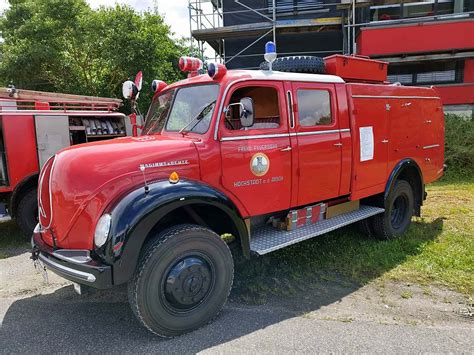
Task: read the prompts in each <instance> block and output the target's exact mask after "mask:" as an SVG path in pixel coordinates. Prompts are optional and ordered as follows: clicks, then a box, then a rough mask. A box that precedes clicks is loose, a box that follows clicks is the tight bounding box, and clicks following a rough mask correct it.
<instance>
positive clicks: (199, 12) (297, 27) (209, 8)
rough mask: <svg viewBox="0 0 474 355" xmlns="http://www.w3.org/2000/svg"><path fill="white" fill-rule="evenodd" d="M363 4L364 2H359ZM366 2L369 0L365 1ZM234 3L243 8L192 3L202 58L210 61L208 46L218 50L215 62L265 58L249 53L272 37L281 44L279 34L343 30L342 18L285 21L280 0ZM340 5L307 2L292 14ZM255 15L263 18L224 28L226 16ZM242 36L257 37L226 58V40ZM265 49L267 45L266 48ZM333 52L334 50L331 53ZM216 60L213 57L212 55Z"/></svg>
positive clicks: (215, 1) (217, 1)
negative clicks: (260, 4)
mask: <svg viewBox="0 0 474 355" xmlns="http://www.w3.org/2000/svg"><path fill="white" fill-rule="evenodd" d="M358 1H360V0H358ZM363 1H366V0H363ZM233 3H234V4H237V5H239V6H240V8H239V9H238V10H235V11H227V12H224V8H223V0H189V23H190V34H191V44H192V45H193V46H194V48H198V51H199V53H200V55H201V57H203V58H206V57H209V55H207V56H206V54H208V53H209V51H206V44H207V45H209V46H210V47H211V48H212V49H213V50H214V51H215V55H214V59H215V60H216V61H219V62H225V63H228V62H231V61H232V60H234V59H235V58H236V57H239V56H240V57H243V56H257V55H258V56H261V55H263V52H262V53H259V54H245V52H246V51H247V50H248V49H249V48H250V47H252V46H254V45H255V44H257V43H259V42H261V41H262V40H263V39H264V38H267V37H271V38H272V39H273V41H274V42H275V43H277V42H278V34H279V33H289V32H292V31H294V32H311V31H317V32H320V31H324V30H326V29H337V30H341V26H342V25H343V23H342V18H341V17H340V16H337V17H321V18H310V19H307V18H304V19H294V18H292V19H282V18H281V17H280V16H281V14H282V13H284V12H285V11H286V10H288V5H282V6H277V1H276V0H268V2H267V3H268V5H269V6H268V7H264V8H252V7H250V6H248V5H247V4H245V3H244V0H240V1H239V0H233ZM339 5H340V3H332V4H324V3H321V2H317V1H314V4H311V3H308V2H306V3H305V4H304V5H297V6H294V7H293V8H292V9H291V11H292V12H298V13H316V14H319V13H323V12H325V11H327V9H328V7H337V6H339ZM245 14H251V15H254V16H256V17H257V18H259V19H260V20H259V21H256V22H254V23H247V24H241V25H239V24H237V25H231V26H225V25H224V16H225V15H237V16H240V15H245ZM242 37H254V38H255V39H254V40H253V41H252V42H251V43H250V44H249V45H247V46H245V47H243V48H242V49H241V50H239V51H238V52H237V53H234V54H232V55H231V56H229V55H228V56H226V53H225V41H226V40H228V39H236V38H242ZM262 47H263V46H262ZM325 52H326V51H320V52H319V53H315V52H311V53H309V52H304V51H301V52H296V53H295V52H292V53H281V54H282V55H285V54H286V55H290V54H291V55H307V54H313V55H318V54H324V53H325ZM331 52H333V51H331ZM211 57H212V56H211Z"/></svg>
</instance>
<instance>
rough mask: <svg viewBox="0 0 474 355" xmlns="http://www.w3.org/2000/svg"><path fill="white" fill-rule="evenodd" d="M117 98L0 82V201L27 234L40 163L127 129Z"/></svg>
mask: <svg viewBox="0 0 474 355" xmlns="http://www.w3.org/2000/svg"><path fill="white" fill-rule="evenodd" d="M121 105H122V100H117V99H109V98H101V97H91V96H79V95H69V94H59V93H50V92H39V91H30V90H20V89H15V88H14V87H10V88H0V201H3V202H5V203H6V204H7V205H8V209H9V212H10V215H12V216H13V217H15V218H16V220H17V222H18V225H19V226H20V228H21V229H22V231H23V232H24V233H25V235H27V236H28V237H31V234H32V233H33V229H34V228H35V226H36V224H37V223H38V208H37V206H38V203H37V200H36V196H37V185H38V175H39V171H40V168H41V167H42V166H43V165H44V163H45V162H46V160H47V159H49V157H51V156H53V155H54V154H55V153H56V152H57V151H58V150H60V149H62V148H64V147H68V146H70V145H74V144H80V143H86V142H97V141H102V140H105V139H111V138H115V137H121V136H125V135H126V131H131V129H130V128H129V127H130V125H128V126H127V125H126V123H127V121H128V119H125V118H126V116H125V115H124V114H123V113H120V112H117V109H118V108H119V106H121Z"/></svg>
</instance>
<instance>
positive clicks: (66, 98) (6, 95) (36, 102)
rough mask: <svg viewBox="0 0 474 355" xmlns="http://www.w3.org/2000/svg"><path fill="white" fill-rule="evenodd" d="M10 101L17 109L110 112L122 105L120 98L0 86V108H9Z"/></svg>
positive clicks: (10, 106)
mask: <svg viewBox="0 0 474 355" xmlns="http://www.w3.org/2000/svg"><path fill="white" fill-rule="evenodd" d="M12 101H15V102H16V108H17V109H18V110H55V111H57V110H59V111H68V110H75V111H109V112H110V111H116V110H118V108H119V107H120V106H122V100H120V99H114V98H107V97H97V96H85V95H72V94H62V93H54V92H45V91H33V90H22V89H16V88H14V87H9V88H4V87H3V88H2V87H0V110H2V109H3V108H4V107H5V108H7V107H8V108H9V109H11V108H12V105H11V102H12Z"/></svg>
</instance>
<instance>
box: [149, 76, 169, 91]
mask: <svg viewBox="0 0 474 355" xmlns="http://www.w3.org/2000/svg"><path fill="white" fill-rule="evenodd" d="M167 86H168V84H166V83H165V82H164V81H163V80H156V79H155V80H153V81H152V82H151V91H152V92H153V93H155V94H157V93H159V92H161V91H163V89H164V88H165V87H167Z"/></svg>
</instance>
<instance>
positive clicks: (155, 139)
mask: <svg viewBox="0 0 474 355" xmlns="http://www.w3.org/2000/svg"><path fill="white" fill-rule="evenodd" d="M173 171H176V172H178V174H179V175H180V176H185V177H190V178H198V177H199V166H198V154H197V150H196V147H195V146H194V143H193V141H192V140H191V139H186V138H182V137H176V138H175V137H168V136H161V135H150V136H141V137H125V138H118V139H113V140H107V141H102V142H97V143H87V144H82V145H78V146H74V147H70V148H66V149H64V150H62V151H60V152H59V153H57V154H56V156H55V157H54V158H53V159H52V160H50V161H48V163H47V164H45V166H44V168H43V170H42V172H41V174H40V186H39V192H38V194H39V196H38V197H39V210H40V224H41V225H42V226H43V227H44V228H45V229H49V230H50V231H51V232H52V233H54V235H55V238H56V243H57V244H58V246H62V247H73V245H70V243H66V242H65V239H66V238H67V235H68V233H69V232H70V231H71V228H72V227H73V226H74V229H77V228H76V227H78V228H79V230H80V232H81V233H87V234H91V230H92V229H93V228H92V227H95V224H96V222H97V220H98V218H100V216H101V214H102V212H103V209H104V208H105V207H106V205H107V204H108V203H110V201H112V200H113V199H114V198H117V196H118V195H120V194H123V193H124V192H125V191H126V190H130V189H132V188H134V187H137V185H143V186H144V185H145V183H149V182H151V181H153V180H157V179H160V178H165V177H168V176H169V174H170V173H171V172H173ZM84 214H85V216H84ZM79 217H80V218H79ZM78 219H80V220H81V221H80V226H76V225H75V224H77V223H76V222H79V221H78ZM82 238H87V237H86V236H85V235H83V236H82ZM88 239H89V238H88ZM51 242H52V240H51ZM61 244H62V245H61Z"/></svg>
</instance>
